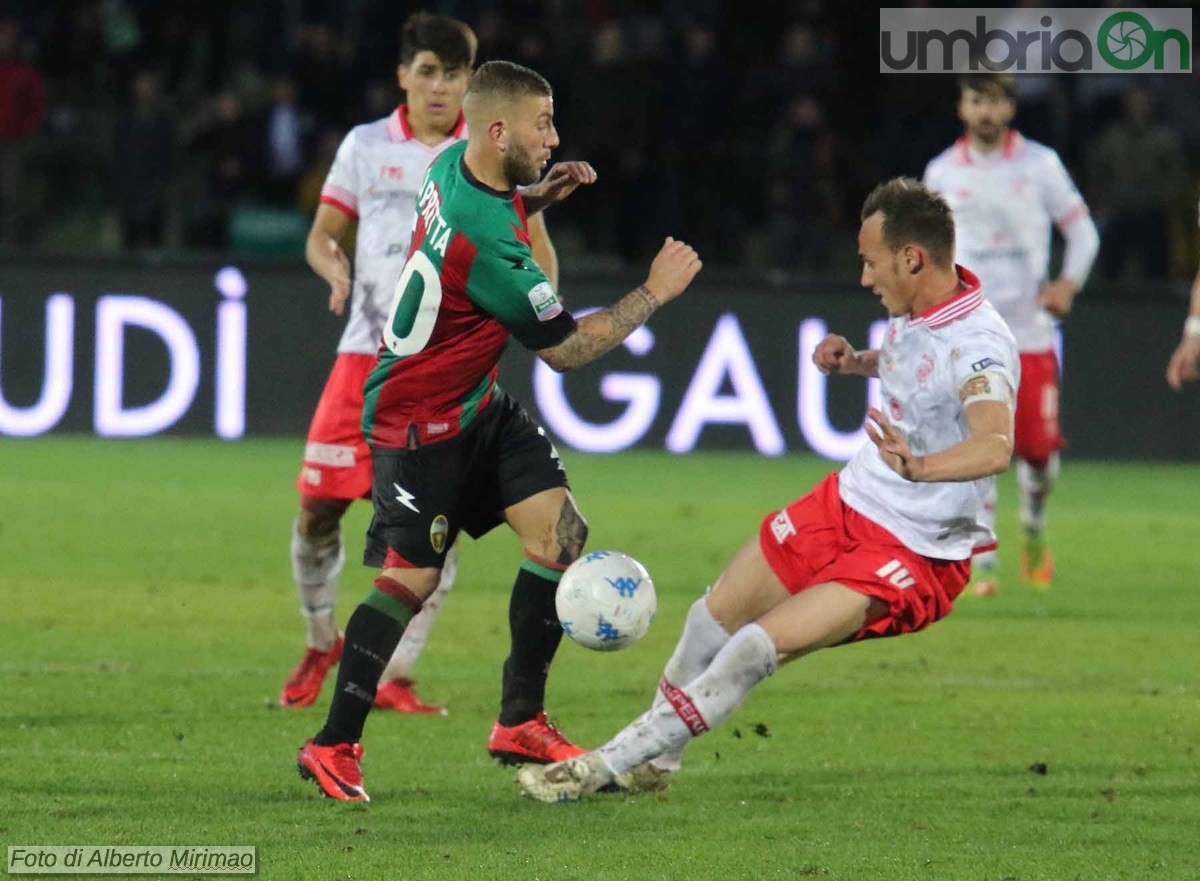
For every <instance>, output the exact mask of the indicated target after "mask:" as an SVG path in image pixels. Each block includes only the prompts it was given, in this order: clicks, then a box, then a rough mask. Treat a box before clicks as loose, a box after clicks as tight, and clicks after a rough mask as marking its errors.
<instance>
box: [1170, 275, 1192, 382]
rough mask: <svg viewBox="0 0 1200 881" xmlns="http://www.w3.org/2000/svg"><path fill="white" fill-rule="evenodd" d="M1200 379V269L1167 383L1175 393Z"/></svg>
mask: <svg viewBox="0 0 1200 881" xmlns="http://www.w3.org/2000/svg"><path fill="white" fill-rule="evenodd" d="M1197 379H1200V269H1198V270H1196V279H1195V281H1193V282H1192V298H1191V301H1190V302H1189V305H1188V315H1187V318H1186V319H1185V320H1184V322H1183V338H1182V339H1180V341H1179V345H1178V346H1176V347H1175V351H1174V352H1173V353H1172V354H1171V360H1170V361H1168V362H1167V383H1168V384H1169V385H1170V386H1171V388H1173V389H1175V391H1179V390H1181V389H1182V388H1183V384H1184V383H1185V382H1192V381H1193V380H1197Z"/></svg>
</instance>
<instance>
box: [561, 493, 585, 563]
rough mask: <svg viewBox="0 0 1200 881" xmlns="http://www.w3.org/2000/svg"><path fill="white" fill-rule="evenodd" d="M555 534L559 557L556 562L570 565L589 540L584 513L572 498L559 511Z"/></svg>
mask: <svg viewBox="0 0 1200 881" xmlns="http://www.w3.org/2000/svg"><path fill="white" fill-rule="evenodd" d="M554 534H555V537H556V538H557V540H558V557H557V559H556V561H555V562H558V563H561V564H562V565H564V566H568V565H570V564H571V563H573V562H575V560H576V559H577V558H578V557H579V555H580V553H581V552H582V551H583V546H584V544H585V543H586V542H587V535H588V526H587V521H586V520H584V519H583V515H582V514H580V513H579V510H578V509H577V508H576V507H575V503H574V502H572V501H571V500H570V499H566V500H565V501H564V502H563V506H562V508H561V509H560V510H559V512H558V522H557V523H556V524H555V525H554Z"/></svg>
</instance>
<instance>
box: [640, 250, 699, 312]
mask: <svg viewBox="0 0 1200 881" xmlns="http://www.w3.org/2000/svg"><path fill="white" fill-rule="evenodd" d="M703 265H704V264H703V263H701V262H700V256H699V255H698V254H697V253H696V249H695V248H693V247H692V246H691V245H689V244H687V243H686V242H677V241H676V240H675V239H673V238H671V237H670V236H668V237H667V240H666V241H665V242H663V246H662V248H661V249H659V252H658V254H657V255H656V256H655V258H654V262H652V263H651V264H650V274H649V275H648V276H647V277H646V287H647V288H649V289H650V292H651V293H653V294H654V297H655V299H657V300H658V301H659V303H669V302H670V301H671V300H674V299H675V298H676V297H678V296H679V295H680V294H682V293H683V292H684V291H685V290H686V289H687V286H688V285H690V284H691V283H692V279H693V278H695V277H696V273H697V272H699V271H700V267H702V266H703Z"/></svg>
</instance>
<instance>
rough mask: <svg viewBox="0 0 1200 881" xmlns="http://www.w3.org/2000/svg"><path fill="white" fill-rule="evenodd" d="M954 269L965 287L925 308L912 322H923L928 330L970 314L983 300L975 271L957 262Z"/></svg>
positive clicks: (943, 325)
mask: <svg viewBox="0 0 1200 881" xmlns="http://www.w3.org/2000/svg"><path fill="white" fill-rule="evenodd" d="M954 271H955V272H956V273H957V274H958V280H959V281H961V282H962V283H963V284H964V285H966V288H965V289H964V290H961V291H959V292H958V293H957V294H955V295H954V296H953V297H951V298H950V299H949V300H944V301H943V302H941V303H938V304H937V305H936V306H931V307H930V308H928V309H926V310H925V311H924V312H922V313H921V314H920V315H918V316H916V317H915V318H913V320H912V324H924V325H925V326H926V327H928V328H929V329H930V330H936V329H937V328H939V327H945V326H946V325H947V324H949V323H950V322H952V321H957V320H958V319H960V318H963V317H965V316H967V315H969V314H971V313H972V312H974V311H975V309H976V308H977V307H978V306H979V304H980V303H982V302H983V291H981V290H980V289H979V279H978V277H976V275H975V273H973V272H972V271H971V270H969V269H967V268H965V267H963V266H959V265H958V264H957V263H955V264H954Z"/></svg>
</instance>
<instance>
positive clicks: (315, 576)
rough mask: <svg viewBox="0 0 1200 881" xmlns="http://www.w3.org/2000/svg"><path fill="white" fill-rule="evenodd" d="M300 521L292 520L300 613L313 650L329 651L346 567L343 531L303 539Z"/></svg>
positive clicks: (332, 643)
mask: <svg viewBox="0 0 1200 881" xmlns="http://www.w3.org/2000/svg"><path fill="white" fill-rule="evenodd" d="M298 522H299V521H296V520H294V521H292V544H291V554H292V578H294V579H295V581H296V586H297V587H298V588H299V589H300V613H301V614H302V615H303V616H304V621H305V625H306V628H307V634H306V638H307V640H308V645H309V647H310V648H316V649H321V650H322V651H327V650H328V649H331V648H333V645H334V643H336V642H337V638H338V632H337V624H335V623H334V620H333V605H334V603H335V602H336V601H337V588H338V576H339V575H341V574H342V567H343V566H345V564H346V549H345V548H344V547H342V533H341V530H337V529H335V530H334V531H333V534H332V535H329V536H326V537H324V538H321V539H311V538H305V537H304V536H302V535H301V534H300V532H299V530H298V529H297V525H298Z"/></svg>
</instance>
